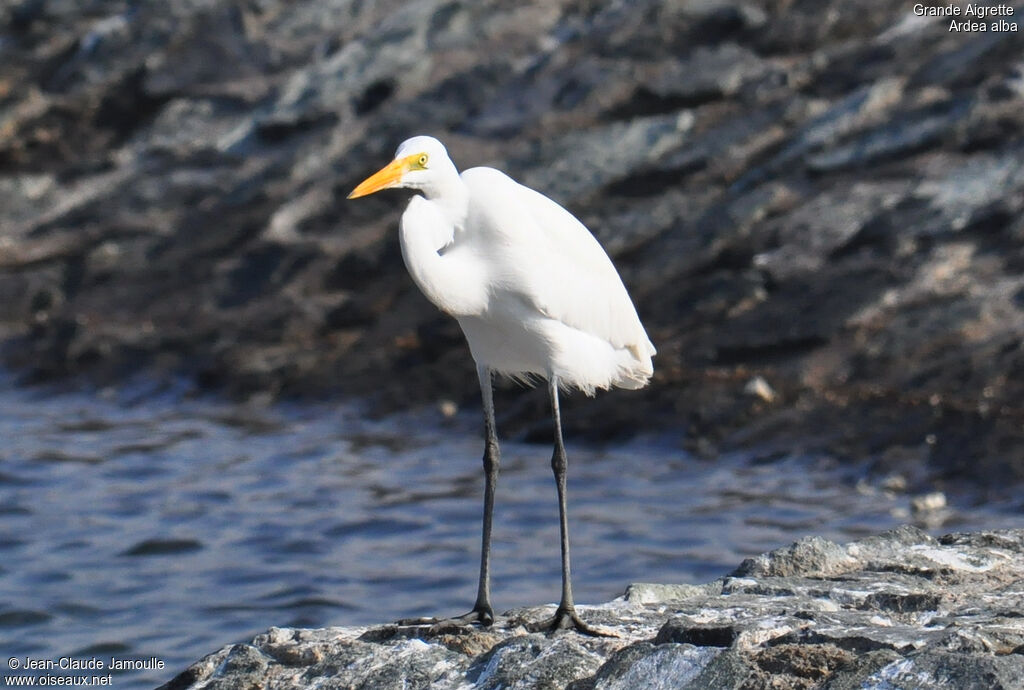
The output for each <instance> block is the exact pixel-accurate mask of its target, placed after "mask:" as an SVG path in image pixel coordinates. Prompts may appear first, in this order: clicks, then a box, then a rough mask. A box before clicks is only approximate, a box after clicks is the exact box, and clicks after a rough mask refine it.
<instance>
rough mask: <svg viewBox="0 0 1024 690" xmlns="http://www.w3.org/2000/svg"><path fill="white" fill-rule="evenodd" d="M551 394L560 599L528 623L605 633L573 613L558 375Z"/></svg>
mask: <svg viewBox="0 0 1024 690" xmlns="http://www.w3.org/2000/svg"><path fill="white" fill-rule="evenodd" d="M548 393H549V395H550V396H551V415H552V417H553V418H554V423H555V450H554V453H553V454H552V455H551V469H552V471H553V472H554V473H555V486H556V488H557V489H558V517H559V530H560V532H561V537H562V600H561V601H560V602H559V604H558V608H557V609H556V610H555V615H554V617H553V618H551V619H550V620H547V621H544V622H542V623H539V624H536V625H533V626H530V628H531V629H532V630H537V631H539V630H561V629H565V628H575V629H576V630H578V631H579V632H581V633H583V634H585V635H595V636H608V635H609V633H605V632H601V631H599V630H595V629H594V628H591V627H590V626H589V625H587V624H586V623H584V622H583V621H582V620H581V619H580V617H579V614H577V613H576V605H575V604H574V603H573V600H572V574H571V567H570V563H569V518H568V511H567V508H566V496H565V494H566V473H567V470H568V467H569V459H568V457H567V456H566V454H565V444H564V442H563V441H562V417H561V413H560V412H559V409H558V379H557V377H555V376H552V377H551V379H550V381H549V383H548Z"/></svg>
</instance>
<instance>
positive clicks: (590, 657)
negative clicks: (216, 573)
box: [162, 527, 1024, 690]
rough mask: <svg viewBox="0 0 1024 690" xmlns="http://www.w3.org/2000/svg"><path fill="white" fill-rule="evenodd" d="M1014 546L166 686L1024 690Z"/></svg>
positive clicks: (241, 660)
mask: <svg viewBox="0 0 1024 690" xmlns="http://www.w3.org/2000/svg"><path fill="white" fill-rule="evenodd" d="M1022 576H1024V531H1020V530H1017V531H1011V530H1003V531H989V532H978V533H971V534H950V535H946V536H944V537H941V538H939V539H934V538H932V537H930V536H928V535H927V534H925V533H924V532H922V531H920V530H918V529H916V528H913V527H902V528H899V529H896V530H893V531H890V532H887V533H885V534H882V535H879V536H874V537H869V538H866V539H862V540H859V541H855V542H851V543H849V544H845V545H839V544H834V543H832V542H829V541H826V540H823V539H820V538H809V539H804V540H801V541H800V542H797V543H796V544H794V545H792V546H791V547H789V548H785V549H779V550H777V551H772V552H770V553H766V554H763V555H761V556H758V557H757V558H753V559H749V560H747V561H745V562H744V563H743V564H741V565H740V566H739V567H738V568H737V569H736V570H735V571H734V572H732V573H730V574H729V575H727V576H725V577H723V578H721V579H719V580H715V581H714V582H711V583H708V584H704V585H655V584H634V585H631V586H630V587H629V588H628V589H627V590H626V593H625V595H624V596H623V597H621V598H619V599H616V600H615V601H612V602H609V603H607V604H604V605H601V606H588V607H583V608H582V609H581V611H582V612H583V615H584V617H585V618H586V619H587V620H588V622H590V623H592V624H594V625H597V626H600V627H601V628H602V629H603V630H605V631H607V632H609V633H611V634H613V635H614V637H600V638H595V637H585V636H581V635H579V634H578V633H576V632H575V631H572V632H568V631H562V632H559V633H555V634H551V635H544V634H539V633H528V632H527V631H526V629H525V628H524V623H528V622H531V621H535V620H539V619H541V618H542V617H543V616H544V615H545V614H549V613H550V608H549V607H544V608H534V609H519V610H514V611H510V612H508V613H506V614H505V615H504V616H503V617H501V618H499V621H498V622H497V623H496V624H495V626H494V627H492V628H490V629H480V628H476V627H459V626H444V625H439V626H435V627H433V628H431V627H430V626H396V625H384V626H379V627H369V628H326V629H319V630H299V629H285V628H271V629H270V630H269V631H267V632H266V633H263V634H261V635H259V636H257V637H256V638H255V639H254V640H253V641H252V642H251V643H249V644H235V645H229V646H227V647H224V648H223V649H221V650H220V651H218V652H215V653H213V654H211V655H209V656H207V657H205V658H204V659H202V660H200V661H198V662H196V663H195V664H193V665H192V666H191V667H189V668H188V669H186V670H185V671H183V672H182V673H181V674H180V675H178V676H177V677H175V678H174V679H172V680H170V681H169V682H168V683H167V684H165V685H164V686H162V690H184V689H185V688H195V689H196V690H199V689H200V688H224V689H228V688H232V689H233V688H249V687H267V688H314V687H316V688H367V689H368V688H375V689H377V688H382V689H387V688H404V689H408V690H415V689H416V688H424V689H426V688H437V689H444V688H451V689H455V688H465V689H468V688H487V689H497V688H505V689H510V690H511V689H518V688H522V689H524V690H525V689H527V688H530V689H533V688H544V689H547V688H551V689H553V688H559V689H561V688H566V689H568V690H613V689H615V690H619V689H621V690H654V689H661V688H665V689H668V688H692V689H694V690H696V689H698V688H736V689H737V690H739V689H740V688H745V689H748V690H755V689H758V688H766V689H767V688H774V689H776V690H786V689H788V688H794V689H796V688H799V689H804V688H823V689H827V690H841V689H847V688H867V689H878V690H881V689H883V688H884V689H887V690H888V689H891V688H906V689H917V688H920V689H922V690H923V689H925V688H958V689H960V688H987V689H994V688H1005V689H1010V688H1024V588H1022V585H1021V582H1022Z"/></svg>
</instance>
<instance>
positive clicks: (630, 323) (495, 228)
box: [462, 168, 655, 359]
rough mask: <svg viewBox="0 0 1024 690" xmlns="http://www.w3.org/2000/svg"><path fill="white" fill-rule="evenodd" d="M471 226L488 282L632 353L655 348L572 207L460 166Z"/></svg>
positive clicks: (497, 175)
mask: <svg viewBox="0 0 1024 690" xmlns="http://www.w3.org/2000/svg"><path fill="white" fill-rule="evenodd" d="M462 179H463V180H464V181H465V183H466V186H467V187H468V188H469V192H470V200H471V201H470V204H471V206H470V216H469V220H468V221H467V225H472V226H473V227H472V230H471V232H480V233H482V235H485V236H486V237H485V238H484V240H483V241H482V242H481V243H480V245H479V247H480V249H479V250H478V251H487V252H488V256H487V260H488V264H489V265H490V266H491V269H492V271H495V272H494V273H493V274H492V276H491V279H492V282H493V283H496V284H499V285H501V286H502V287H503V288H504V289H507V290H509V291H511V292H514V293H518V295H519V296H520V297H521V298H522V299H523V300H524V301H526V302H527V303H528V304H530V305H531V306H532V307H533V308H534V309H536V310H537V311H538V312H540V313H541V314H543V315H545V316H547V317H548V318H551V319H555V320H557V321H560V322H561V323H564V324H565V325H567V326H570V327H572V328H575V329H577V330H580V331H582V332H584V333H588V334H590V335H593V336H596V337H598V338H601V339H603V340H605V341H606V342H608V343H609V344H611V345H612V346H613V347H614V348H616V349H628V350H630V351H631V352H632V353H633V355H634V356H635V357H636V358H637V359H644V358H649V357H650V356H651V355H653V354H655V349H654V346H653V345H652V344H651V341H650V340H649V339H648V337H647V333H646V332H645V331H644V327H643V325H642V324H641V323H640V319H639V317H638V316H637V313H636V308H635V307H634V306H633V302H632V300H631V299H630V298H629V294H628V293H627V292H626V288H625V286H624V285H623V284H622V279H621V278H620V277H619V274H618V272H617V271H616V270H615V267H614V266H613V265H612V262H611V259H609V258H608V255H607V254H606V253H605V251H604V249H603V248H602V247H601V245H600V244H599V243H598V241H597V240H596V239H595V238H594V236H593V235H591V234H590V231H589V230H587V228H586V227H585V226H584V225H583V224H582V223H581V222H580V221H579V220H577V219H576V218H575V217H574V216H573V215H572V214H571V213H569V212H568V211H566V210H565V209H564V208H562V207H561V206H559V205H558V204H557V203H555V202H554V201H552V200H551V199H549V198H547V197H546V196H544V195H543V194H540V193H539V192H535V191H534V190H532V189H530V188H529V187H524V186H523V185H521V184H519V183H518V182H516V181H514V180H512V179H511V178H510V177H508V176H507V175H505V174H504V173H501V172H499V171H497V170H494V169H492V168H471V169H470V170H467V171H465V172H464V173H462Z"/></svg>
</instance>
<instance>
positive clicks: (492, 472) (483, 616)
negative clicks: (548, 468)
mask: <svg viewBox="0 0 1024 690" xmlns="http://www.w3.org/2000/svg"><path fill="white" fill-rule="evenodd" d="M477 373H478V374H479V376H480V392H481V395H482V397H483V403H484V434H485V439H484V522H483V535H482V539H481V545H480V583H479V585H478V587H477V592H476V603H475V604H474V605H473V611H474V612H476V613H478V614H479V620H480V622H481V623H483V624H484V625H490V624H491V623H493V622H494V610H493V609H492V608H491V522H492V520H493V517H494V492H495V488H496V487H497V484H498V468H499V466H500V464H501V451H500V450H499V448H498V432H497V428H496V426H495V423H494V396H493V394H492V392H491V371H490V369H487V368H486V367H479V368H478V369H477Z"/></svg>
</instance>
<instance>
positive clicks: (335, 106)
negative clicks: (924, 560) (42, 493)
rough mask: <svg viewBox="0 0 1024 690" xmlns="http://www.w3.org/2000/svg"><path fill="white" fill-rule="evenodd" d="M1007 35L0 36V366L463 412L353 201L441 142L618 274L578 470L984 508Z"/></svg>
mask: <svg viewBox="0 0 1024 690" xmlns="http://www.w3.org/2000/svg"><path fill="white" fill-rule="evenodd" d="M1006 7H1007V8H1013V9H1014V14H1013V15H1010V16H1009V17H1007V19H1008V20H1010V21H1012V22H1014V23H1020V22H1022V21H1024V20H1022V17H1024V5H1022V4H1021V3H1020V2H1016V3H1008V4H1006ZM1018 28H1019V27H1018ZM1019 36H1020V32H1019V31H1018V32H1011V31H987V32H969V31H950V30H949V26H948V22H946V21H944V20H943V19H941V18H936V17H922V16H918V14H915V13H914V11H913V4H912V3H910V2H889V1H887V0H823V1H822V2H813V3H811V2H790V1H788V0H692V1H690V2H662V1H661V0H640V1H639V2H606V3H595V2H588V1H585V0H560V1H559V2H547V3H533V4H523V3H504V2H499V1H498V0H483V1H480V2H476V1H474V2H459V1H450V0H417V1H416V2H407V1H406V0H388V1H384V2H374V3H363V2H356V1H355V0H297V1H291V0H289V1H287V2H286V1H285V0H258V1H255V2H238V1H236V0H187V1H181V2H169V3H134V2H126V1H125V0H96V1H94V2H79V1H78V0H19V1H15V2H8V3H3V5H2V6H0V60H2V62H3V65H4V69H3V73H2V75H0V342H2V347H0V357H2V362H3V365H4V366H6V367H7V368H9V369H11V370H13V371H14V372H16V373H17V374H18V375H19V376H20V377H21V379H22V380H24V381H29V382H31V381H67V380H71V381H76V382H77V381H87V382H90V383H96V384H100V385H111V384H113V385H117V384H119V383H121V382H123V381H125V380H127V379H128V378H129V377H131V376H132V375H134V374H138V373H140V372H142V373H143V374H144V375H145V376H147V377H150V378H152V377H158V378H159V377H168V378H171V377H178V376H181V375H185V376H187V377H189V379H190V380H191V381H193V382H194V383H195V385H196V386H198V387H199V388H201V389H212V390H217V391H226V392H228V393H230V394H234V395H239V396H243V397H244V396H250V395H258V396H262V397H267V396H270V397H274V396H287V397H309V396H315V397H355V396H359V397H366V396H369V397H370V398H371V399H372V400H373V401H374V402H375V403H376V404H377V406H378V409H381V410H388V409H394V408H396V407H399V406H407V405H410V404H417V403H428V404H436V403H437V402H438V401H440V400H442V399H451V400H452V401H453V402H455V403H456V404H458V405H463V404H464V405H472V406H475V405H477V404H478V403H477V401H476V396H477V390H476V383H475V377H474V370H473V367H472V363H471V361H470V359H469V357H468V353H467V351H466V348H465V346H464V344H463V343H462V340H461V336H460V333H459V332H458V329H457V326H456V325H455V323H454V322H453V321H451V320H450V319H447V318H445V317H443V316H442V315H440V314H439V313H437V312H436V310H434V309H432V308H431V307H430V306H429V304H428V303H427V302H426V301H425V300H424V299H423V298H422V297H421V296H420V295H419V294H418V293H417V291H416V290H415V288H414V287H413V285H412V283H411V281H410V280H409V279H408V277H407V276H406V275H405V272H404V268H403V267H402V262H401V259H400V256H399V252H398V244H397V237H396V233H395V227H396V224H397V215H398V213H399V210H400V208H401V207H402V206H403V205H404V202H403V200H402V198H401V195H398V194H395V195H393V196H390V197H389V196H388V195H382V197H383V198H379V199H377V198H374V199H368V200H364V201H362V202H360V203H351V202H346V201H345V199H344V197H345V195H346V193H347V192H348V191H349V190H350V189H351V188H352V187H353V185H354V184H355V183H356V182H357V181H358V180H359V179H361V178H362V177H364V176H365V175H366V174H367V173H368V172H370V171H372V170H375V169H376V168H377V167H379V166H380V165H381V164H382V163H383V162H384V161H386V160H388V159H389V157H390V155H391V154H392V152H393V150H394V147H395V146H396V144H397V143H398V142H399V141H401V140H402V139H404V138H405V137H407V136H409V135H411V134H415V133H430V134H434V135H437V136H439V137H441V138H442V139H443V140H444V141H446V143H447V144H448V146H449V150H450V152H451V154H452V157H453V159H454V160H455V161H456V163H457V164H459V165H461V166H463V167H466V166H471V165H479V164H487V165H494V166H497V167H500V168H502V169H505V170H507V171H508V172H510V173H511V174H512V175H513V176H515V177H517V178H519V179H520V180H522V181H523V182H525V183H527V184H530V185H533V186H535V187H537V188H539V189H541V190H543V191H544V192H546V193H548V194H550V195H552V196H553V197H555V198H556V199H558V200H559V201H561V202H563V203H564V204H565V205H567V206H568V207H569V208H570V209H571V210H573V211H574V212H575V213H577V214H578V215H579V216H580V217H581V218H582V219H583V220H584V221H585V222H586V223H587V224H588V225H589V226H590V227H591V228H592V229H593V231H594V232H595V233H596V234H597V235H598V237H599V238H600V239H601V241H602V242H603V243H604V244H605V246H606V247H607V248H608V249H609V251H610V252H611V253H612V254H613V256H614V258H615V260H616V262H617V263H618V265H619V266H620V267H621V271H622V274H623V276H624V279H625V281H626V283H627V284H628V285H629V287H630V289H631V292H632V294H633V295H634V297H635V300H636V302H637V305H638V308H639V312H640V314H641V315H642V317H643V319H644V321H645V323H646V324H647V326H648V329H649V331H650V334H651V336H652V339H653V340H654V342H655V343H656V345H657V346H658V349H659V356H658V359H657V361H656V369H657V374H656V379H655V381H654V384H653V386H651V387H650V388H649V389H647V390H645V391H643V392H640V393H636V394H615V395H606V396H599V397H598V398H596V399H593V400H591V399H585V398H583V397H582V396H578V397H577V398H575V399H574V400H572V401H570V402H569V403H568V407H571V408H572V409H571V410H567V411H566V414H565V418H566V422H567V424H568V425H569V427H570V428H569V429H568V432H569V433H570V434H571V435H572V437H573V438H576V439H580V438H585V437H589V438H591V439H598V438H601V437H609V436H619V435H622V434H628V433H633V432H635V431H636V430H637V429H644V430H650V431H657V430H675V431H678V432H680V435H684V436H685V437H686V438H687V439H688V443H689V445H690V448H691V449H692V450H695V451H697V452H700V453H702V454H705V455H714V454H716V453H718V452H720V451H721V450H723V449H727V448H734V447H753V446H757V447H759V448H767V449H769V450H768V453H769V454H770V452H771V448H773V447H776V448H780V449H784V450H785V451H786V452H792V451H793V450H798V451H799V450H816V449H823V450H826V451H828V452H831V453H833V454H836V455H839V456H856V457H858V458H865V457H866V458H872V459H874V460H875V461H876V463H877V467H878V470H879V472H880V473H888V472H903V473H904V474H906V475H907V476H910V477H911V478H912V480H913V478H914V477H916V476H917V475H914V474H913V473H912V472H910V471H909V470H908V468H910V469H911V470H914V471H917V470H916V468H920V467H928V468H930V469H929V471H927V472H925V473H924V474H923V475H921V476H922V477H923V479H921V480H920V481H921V486H919V487H917V488H921V489H923V488H931V487H933V486H935V485H936V484H937V485H939V486H938V488H942V485H943V484H944V483H945V484H946V485H949V484H950V483H958V482H962V481H963V480H969V481H973V482H981V483H984V484H987V485H989V486H992V487H998V486H1006V485H1008V484H1012V483H1014V482H1017V481H1019V480H1020V479H1021V478H1022V477H1024V433H1022V431H1021V429H1022V427H1024V425H1022V422H1024V408H1022V406H1021V402H1020V401H1021V400H1022V399H1024V346H1022V335H1024V270H1022V268H1024V242H1022V240H1024V167H1022V166H1024V164H1022V161H1024V62H1022V61H1021V53H1020V38H1019ZM499 397H503V398H505V399H503V400H499V405H498V408H499V410H502V411H503V414H504V417H503V418H501V419H500V420H499V422H500V424H501V426H502V429H503V431H504V432H506V433H508V434H520V435H524V434H525V435H527V436H529V435H531V434H535V433H537V434H539V433H545V431H544V429H546V427H545V428H544V429H542V428H541V427H538V428H537V430H535V429H534V428H533V427H531V424H534V423H536V420H538V419H542V418H543V416H542V415H540V414H538V411H539V409H540V408H541V407H542V406H543V405H544V403H545V398H544V396H543V395H526V394H521V393H520V392H519V391H518V390H510V391H505V392H504V393H499Z"/></svg>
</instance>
